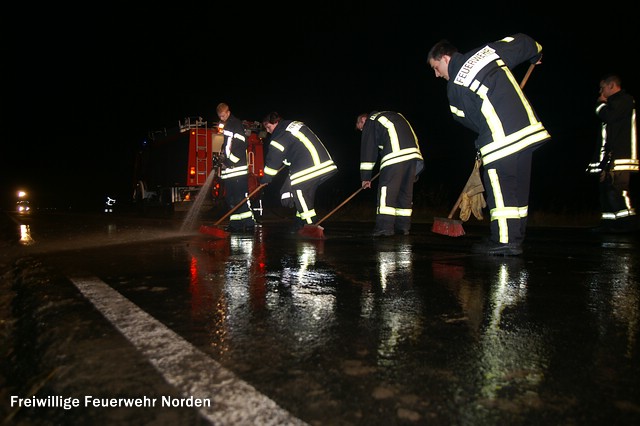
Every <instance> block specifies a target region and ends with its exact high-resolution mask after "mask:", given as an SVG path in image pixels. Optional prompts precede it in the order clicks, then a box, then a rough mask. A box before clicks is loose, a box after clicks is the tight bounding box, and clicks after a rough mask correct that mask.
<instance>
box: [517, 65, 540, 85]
mask: <svg viewBox="0 0 640 426" xmlns="http://www.w3.org/2000/svg"><path fill="white" fill-rule="evenodd" d="M535 67H536V64H535V63H533V64H531V65H529V69H528V70H527V73H526V74H525V75H524V78H523V79H522V81H521V82H520V88H521V89H524V85H525V84H527V80H529V76H530V75H531V73H532V72H533V69H534V68H535Z"/></svg>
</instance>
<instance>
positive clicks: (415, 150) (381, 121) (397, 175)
mask: <svg viewBox="0 0 640 426" xmlns="http://www.w3.org/2000/svg"><path fill="white" fill-rule="evenodd" d="M356 129H358V130H360V131H362V138H361V142H360V177H361V179H362V187H363V188H371V175H372V173H373V168H374V166H375V164H376V163H377V161H378V156H379V157H380V167H379V169H380V182H379V184H378V193H377V209H376V225H375V228H374V230H373V236H374V237H387V236H391V235H394V234H399V235H408V234H409V230H410V229H411V214H412V212H413V184H414V182H415V181H416V180H417V176H418V175H419V174H420V173H421V172H422V169H423V168H424V160H423V158H422V154H421V153H420V146H419V145H418V137H417V136H416V134H415V132H414V131H413V128H412V127H411V124H409V121H407V119H406V118H405V117H404V116H403V115H402V114H400V113H397V112H393V111H380V112H379V111H374V112H371V113H368V114H360V115H359V116H358V118H357V120H356Z"/></svg>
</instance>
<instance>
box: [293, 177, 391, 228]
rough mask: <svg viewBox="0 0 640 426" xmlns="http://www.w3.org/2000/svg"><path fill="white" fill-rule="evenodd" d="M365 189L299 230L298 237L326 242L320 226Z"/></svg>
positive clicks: (374, 178) (361, 188)
mask: <svg viewBox="0 0 640 426" xmlns="http://www.w3.org/2000/svg"><path fill="white" fill-rule="evenodd" d="M378 176H380V172H378V173H377V174H376V175H375V176H374V177H373V178H371V182H373V181H374V180H376V178H377V177H378ZM363 189H364V188H363V187H362V186H361V187H360V188H358V190H357V191H356V192H354V193H353V194H351V195H349V197H347V199H346V200H344V201H343V202H342V203H340V204H338V206H337V207H336V208H334V209H333V210H331V211H330V212H329V213H328V214H327V215H326V216H325V217H323V218H322V219H320V220H319V221H317V222H316V223H315V224H313V225H305V226H303V227H302V228H301V229H299V230H298V235H300V236H301V237H305V238H312V239H316V240H324V239H325V237H324V228H323V227H322V226H320V224H321V223H322V222H324V221H325V220H327V219H329V217H330V216H331V215H332V214H334V213H335V212H337V211H338V210H339V209H340V208H341V207H342V206H344V205H345V204H347V203H348V202H349V201H351V199H352V198H353V197H355V196H356V195H358V194H359V193H360V191H362V190H363Z"/></svg>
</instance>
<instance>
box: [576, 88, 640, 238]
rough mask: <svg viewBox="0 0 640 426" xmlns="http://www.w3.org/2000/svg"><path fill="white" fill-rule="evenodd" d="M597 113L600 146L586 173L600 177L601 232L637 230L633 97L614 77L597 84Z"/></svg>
mask: <svg viewBox="0 0 640 426" xmlns="http://www.w3.org/2000/svg"><path fill="white" fill-rule="evenodd" d="M596 114H597V115H598V117H599V118H600V120H602V143H601V145H600V147H599V150H598V155H597V158H596V160H595V161H593V162H592V163H590V164H589V166H588V168H587V172H589V173H593V174H597V175H599V176H600V209H601V212H602V214H601V217H600V222H601V226H600V227H599V228H598V229H599V230H602V231H612V232H626V231H633V230H635V229H636V228H637V224H636V210H635V208H633V207H632V205H631V194H630V181H631V173H637V172H638V140H637V137H638V134H637V129H636V109H635V100H634V99H633V97H632V96H631V95H630V94H629V93H627V92H626V91H625V90H624V89H622V82H621V80H620V77H619V76H617V75H608V76H606V77H605V78H603V79H602V80H601V81H600V96H599V97H598V105H597V107H596Z"/></svg>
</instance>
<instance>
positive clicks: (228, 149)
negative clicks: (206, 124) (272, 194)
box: [216, 103, 255, 232]
mask: <svg viewBox="0 0 640 426" xmlns="http://www.w3.org/2000/svg"><path fill="white" fill-rule="evenodd" d="M216 112H217V113H218V118H219V119H220V125H221V127H222V131H223V134H224V143H223V145H222V153H223V155H224V160H223V161H224V162H223V168H222V172H221V178H222V181H223V183H224V190H225V200H226V201H227V204H229V206H230V207H234V206H236V205H237V204H238V203H240V202H242V200H243V199H244V198H246V196H247V188H248V167H247V141H246V139H245V132H244V126H243V125H242V121H240V120H239V119H238V118H236V117H235V116H234V115H232V114H231V111H230V110H229V106H228V105H227V104H225V103H220V104H218V106H217V108H216ZM249 203H250V200H246V202H245V203H244V204H243V205H242V206H240V207H239V208H238V209H237V210H236V211H235V212H234V213H233V214H232V215H231V216H230V217H229V226H228V229H227V230H228V231H231V232H241V231H253V229H254V227H255V218H254V217H253V211H252V210H251V206H250V204H249Z"/></svg>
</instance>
